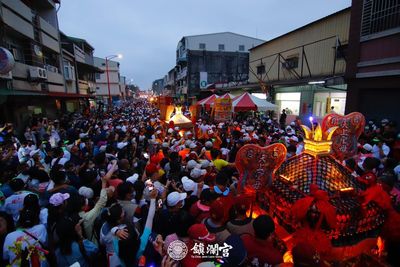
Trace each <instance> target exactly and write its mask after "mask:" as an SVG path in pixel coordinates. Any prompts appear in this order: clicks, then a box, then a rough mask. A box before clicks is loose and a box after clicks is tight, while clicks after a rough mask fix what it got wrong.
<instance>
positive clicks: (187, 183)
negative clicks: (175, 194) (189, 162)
mask: <svg viewBox="0 0 400 267" xmlns="http://www.w3.org/2000/svg"><path fill="white" fill-rule="evenodd" d="M181 181H182V185H183V189H184V190H185V191H186V192H189V191H194V190H195V188H196V185H197V184H196V183H195V182H194V181H193V180H191V179H189V177H187V176H183V177H182V179H181Z"/></svg>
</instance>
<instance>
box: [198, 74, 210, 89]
mask: <svg viewBox="0 0 400 267" xmlns="http://www.w3.org/2000/svg"><path fill="white" fill-rule="evenodd" d="M207 84H208V77H207V72H204V71H201V72H200V84H199V85H200V89H207Z"/></svg>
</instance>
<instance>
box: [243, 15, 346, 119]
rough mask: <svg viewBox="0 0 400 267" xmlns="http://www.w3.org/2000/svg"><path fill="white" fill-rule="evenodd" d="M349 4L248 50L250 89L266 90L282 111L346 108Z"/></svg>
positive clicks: (317, 112)
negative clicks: (345, 76) (345, 75)
mask: <svg viewBox="0 0 400 267" xmlns="http://www.w3.org/2000/svg"><path fill="white" fill-rule="evenodd" d="M349 27H350V8H346V9H343V10H341V11H338V12H336V13H334V14H331V15H329V16H326V17H324V18H321V19H319V20H317V21H314V22H312V23H310V24H307V25H305V26H302V27H300V28H298V29H295V30H293V31H291V32H288V33H285V34H283V35H281V36H279V37H276V38H274V39H272V40H269V41H267V42H265V43H263V44H261V45H259V46H257V47H254V48H251V49H250V64H249V65H250V67H249V69H250V74H249V75H250V78H249V85H247V86H246V87H248V88H249V89H252V90H254V91H258V92H261V91H262V92H264V93H268V96H269V98H270V100H274V101H275V103H276V104H277V105H278V106H279V107H280V110H282V109H287V110H288V113H289V114H290V115H292V116H288V118H289V119H293V117H294V116H301V117H306V116H307V117H308V116H310V115H314V116H317V117H322V116H324V115H325V114H326V113H328V112H330V108H331V107H332V106H333V107H334V111H335V112H337V113H341V114H343V113H344V110H345V103H346V84H345V81H344V73H345V70H346V60H345V59H346V56H347V53H346V47H347V44H348V36H349Z"/></svg>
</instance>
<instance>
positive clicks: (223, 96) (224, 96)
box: [218, 93, 235, 99]
mask: <svg viewBox="0 0 400 267" xmlns="http://www.w3.org/2000/svg"><path fill="white" fill-rule="evenodd" d="M218 98H230V99H234V98H235V96H234V95H232V94H230V93H226V94H223V95H221V96H219V97H218Z"/></svg>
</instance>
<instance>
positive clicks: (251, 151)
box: [235, 143, 286, 193]
mask: <svg viewBox="0 0 400 267" xmlns="http://www.w3.org/2000/svg"><path fill="white" fill-rule="evenodd" d="M285 159H286V147H285V146H284V145H283V144H280V143H277V144H273V145H270V146H267V147H261V146H258V145H252V144H251V145H245V146H243V147H242V148H241V149H240V150H239V151H238V153H237V155H236V161H235V164H236V168H237V169H238V171H239V173H240V181H239V185H240V189H241V190H244V191H245V192H247V193H248V192H254V193H255V192H256V191H263V190H264V189H265V188H266V187H267V186H268V185H270V184H271V183H272V180H273V176H274V173H275V171H276V169H278V168H279V166H280V165H281V164H282V163H283V161H284V160H285Z"/></svg>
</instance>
